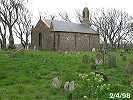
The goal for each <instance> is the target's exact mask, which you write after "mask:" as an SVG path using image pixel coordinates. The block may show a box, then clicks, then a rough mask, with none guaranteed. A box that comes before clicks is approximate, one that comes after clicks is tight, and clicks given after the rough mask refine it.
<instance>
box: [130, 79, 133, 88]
mask: <svg viewBox="0 0 133 100" xmlns="http://www.w3.org/2000/svg"><path fill="white" fill-rule="evenodd" d="M130 86H131V87H132V88H133V80H131V81H130Z"/></svg>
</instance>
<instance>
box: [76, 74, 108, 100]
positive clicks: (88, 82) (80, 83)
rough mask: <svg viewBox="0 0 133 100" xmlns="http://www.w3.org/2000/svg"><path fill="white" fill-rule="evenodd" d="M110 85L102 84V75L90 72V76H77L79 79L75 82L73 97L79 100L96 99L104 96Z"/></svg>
mask: <svg viewBox="0 0 133 100" xmlns="http://www.w3.org/2000/svg"><path fill="white" fill-rule="evenodd" d="M109 88H110V84H105V83H104V78H103V76H102V75H100V74H97V73H94V72H91V73H90V74H79V79H78V80H77V82H76V90H75V92H74V94H75V95H77V96H79V97H80V99H83V98H84V97H86V98H98V97H101V95H104V94H106V91H107V90H109Z"/></svg>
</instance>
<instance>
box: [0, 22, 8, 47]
mask: <svg viewBox="0 0 133 100" xmlns="http://www.w3.org/2000/svg"><path fill="white" fill-rule="evenodd" d="M6 29H7V26H6V24H5V23H4V22H1V23H0V37H1V38H0V44H1V48H2V49H5V48H6Z"/></svg>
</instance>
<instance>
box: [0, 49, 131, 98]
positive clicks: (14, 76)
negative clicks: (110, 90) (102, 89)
mask: <svg viewBox="0 0 133 100" xmlns="http://www.w3.org/2000/svg"><path fill="white" fill-rule="evenodd" d="M85 54H86V55H90V56H93V57H95V53H91V52H73V53H70V52H69V53H65V52H64V53H63V52H53V51H36V52H33V51H25V52H19V53H17V54H16V56H15V57H13V58H12V57H9V52H7V51H0V100H67V96H68V95H67V93H66V92H64V91H63V89H60V90H57V89H54V88H53V87H52V86H51V80H52V78H54V77H55V76H56V75H59V76H61V79H62V80H63V83H64V82H65V81H69V80H75V79H76V78H77V75H78V74H79V73H90V72H92V71H93V70H91V68H90V65H89V64H83V63H82V57H83V55H85ZM116 55H117V65H118V66H117V67H116V68H109V67H108V66H102V65H99V66H97V70H98V71H102V72H104V73H105V74H106V75H107V76H108V77H109V79H110V80H109V82H108V83H111V84H122V85H125V86H129V80H130V79H133V76H130V77H127V76H125V74H124V67H125V65H126V64H127V63H128V61H129V60H130V59H132V58H133V54H132V53H131V54H127V60H126V61H123V60H122V58H121V57H120V56H119V53H118V52H117V53H116ZM123 92H124V91H123ZM131 95H133V93H131Z"/></svg>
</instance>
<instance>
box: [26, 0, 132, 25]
mask: <svg viewBox="0 0 133 100" xmlns="http://www.w3.org/2000/svg"><path fill="white" fill-rule="evenodd" d="M84 7H88V8H89V9H91V10H95V9H98V8H116V9H120V10H124V11H126V12H128V13H129V14H130V15H133V0H29V4H28V8H29V9H30V10H31V12H32V13H33V16H34V19H33V20H34V23H36V21H37V19H38V17H39V14H41V13H40V12H42V13H43V12H44V11H45V12H48V13H49V14H55V13H58V12H59V11H66V12H68V14H69V16H70V17H71V18H72V20H75V10H82V9H83V8H84ZM43 14H44V13H43Z"/></svg>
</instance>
